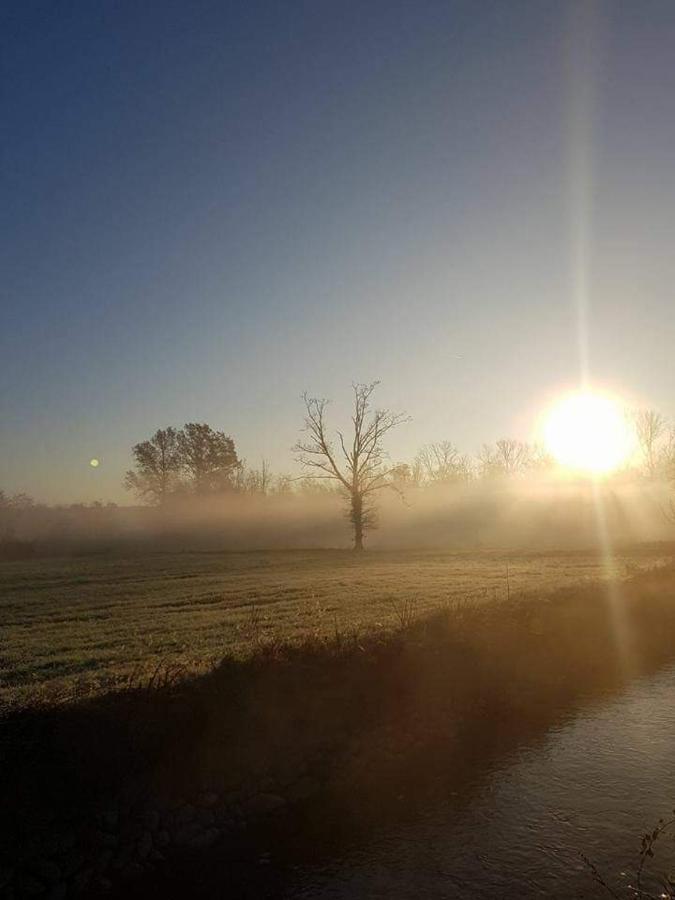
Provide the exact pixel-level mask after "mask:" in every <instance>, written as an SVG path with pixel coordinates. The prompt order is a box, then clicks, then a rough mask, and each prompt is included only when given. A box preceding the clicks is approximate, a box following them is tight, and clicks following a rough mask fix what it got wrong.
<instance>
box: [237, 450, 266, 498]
mask: <svg viewBox="0 0 675 900" xmlns="http://www.w3.org/2000/svg"><path fill="white" fill-rule="evenodd" d="M271 486H272V475H271V472H270V464H269V463H268V462H267V460H266V459H264V458H263V459H262V461H261V463H260V468H259V469H246V468H245V461H244V460H242V463H241V490H243V491H245V492H246V493H248V494H268V493H269V491H270V488H271Z"/></svg>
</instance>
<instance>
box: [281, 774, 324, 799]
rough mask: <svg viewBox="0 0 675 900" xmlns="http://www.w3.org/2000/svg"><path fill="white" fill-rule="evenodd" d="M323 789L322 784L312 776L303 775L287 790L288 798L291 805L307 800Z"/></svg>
mask: <svg viewBox="0 0 675 900" xmlns="http://www.w3.org/2000/svg"><path fill="white" fill-rule="evenodd" d="M320 789H321V783H320V782H319V781H317V779H316V778H312V777H311V776H310V775H303V776H302V778H299V779H298V780H297V781H296V782H295V783H294V784H292V785H291V786H290V787H289V788H288V789H287V790H286V797H287V799H288V800H289V801H290V802H291V803H296V802H298V801H300V800H307V799H308V798H309V797H312V796H313V795H314V794H316V793H318V791H319V790H320Z"/></svg>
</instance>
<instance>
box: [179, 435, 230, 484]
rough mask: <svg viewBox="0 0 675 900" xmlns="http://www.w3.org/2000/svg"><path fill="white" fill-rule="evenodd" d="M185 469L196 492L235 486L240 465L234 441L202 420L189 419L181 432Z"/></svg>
mask: <svg viewBox="0 0 675 900" xmlns="http://www.w3.org/2000/svg"><path fill="white" fill-rule="evenodd" d="M178 452H179V455H180V462H181V467H182V470H183V473H184V475H185V477H186V478H187V481H188V484H189V486H190V487H191V489H192V490H193V491H194V492H195V493H196V494H210V493H219V492H222V491H226V490H233V489H234V488H235V486H236V476H237V474H238V472H239V470H240V468H241V466H240V462H239V459H238V457H237V452H236V450H235V447H234V441H233V440H232V438H231V437H228V436H227V435H226V434H225V433H224V432H222V431H214V429H213V428H211V426H210V425H207V424H206V423H203V422H188V423H187V424H186V425H184V426H183V428H182V429H181V430H180V431H179V432H178Z"/></svg>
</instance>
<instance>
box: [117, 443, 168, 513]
mask: <svg viewBox="0 0 675 900" xmlns="http://www.w3.org/2000/svg"><path fill="white" fill-rule="evenodd" d="M131 452H132V454H133V457H134V460H135V468H134V469H129V471H128V472H127V473H126V475H125V476H124V486H125V488H126V489H127V490H128V491H133V492H134V493H135V494H136V496H137V497H138V498H139V499H141V500H145V501H147V502H149V503H154V504H158V505H161V504H163V503H165V502H166V500H167V498H168V497H169V495H170V494H171V493H172V492H173V491H174V490H175V489H176V487H177V485H178V483H179V479H180V472H181V468H182V465H183V463H182V455H181V451H180V444H179V440H178V432H177V431H176V429H175V428H171V427H169V428H160V429H158V430H157V431H156V432H155V433H154V434H153V436H152V437H151V438H150V439H149V440H147V441H142V442H141V443H140V444H135V445H134V447H133V448H132V451H131Z"/></svg>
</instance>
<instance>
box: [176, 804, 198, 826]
mask: <svg viewBox="0 0 675 900" xmlns="http://www.w3.org/2000/svg"><path fill="white" fill-rule="evenodd" d="M196 815H197V810H196V809H195V807H194V806H193V805H192V804H191V803H186V804H185V806H181V807H180V809H179V810H178V811H177V812H176V815H175V822H176V825H187V824H188V823H189V822H192V821H194V818H195V816H196Z"/></svg>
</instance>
